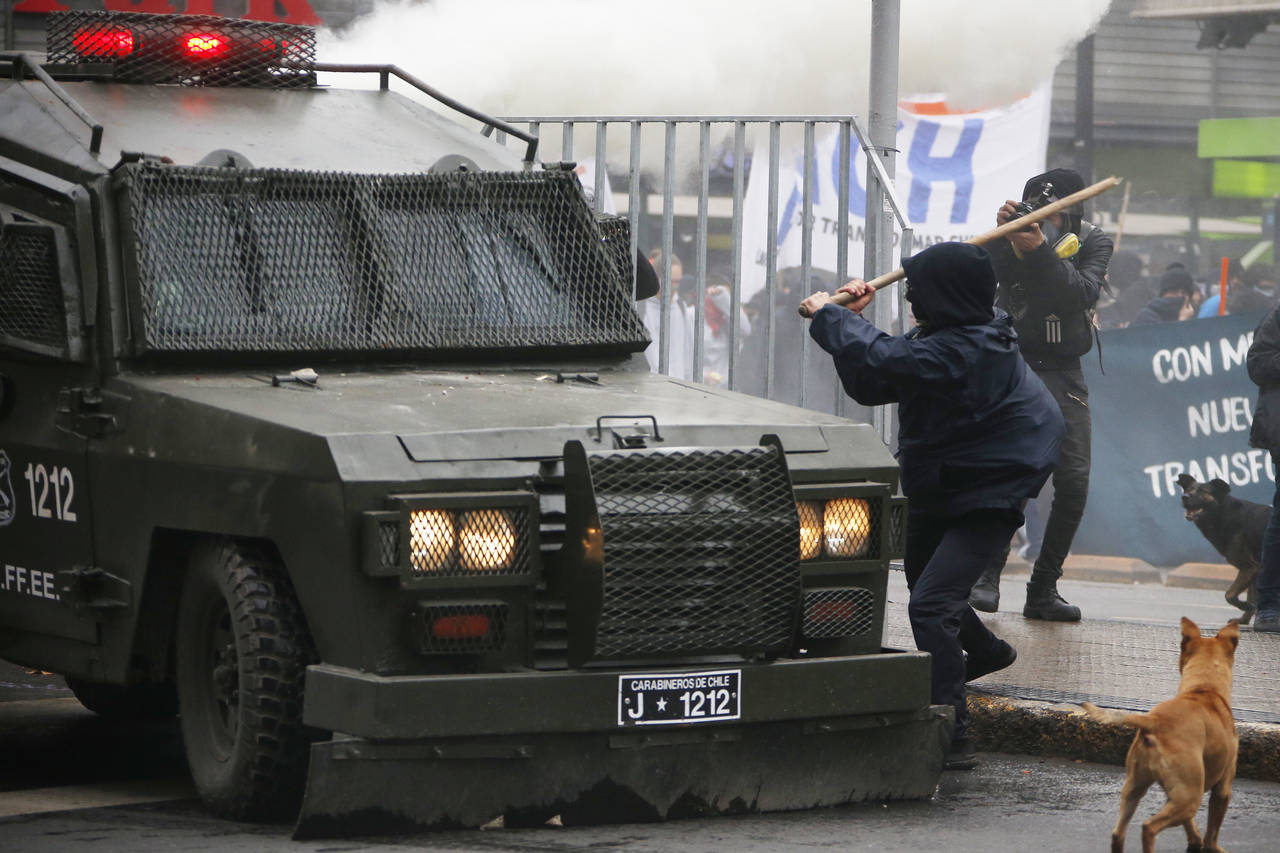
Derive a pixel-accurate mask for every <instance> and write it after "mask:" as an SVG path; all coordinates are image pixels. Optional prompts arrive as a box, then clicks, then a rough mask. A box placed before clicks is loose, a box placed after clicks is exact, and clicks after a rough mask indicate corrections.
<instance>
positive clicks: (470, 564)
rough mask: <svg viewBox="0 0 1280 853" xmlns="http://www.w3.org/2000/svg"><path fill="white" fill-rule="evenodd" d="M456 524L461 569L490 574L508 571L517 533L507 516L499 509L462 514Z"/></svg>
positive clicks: (513, 554) (514, 549)
mask: <svg viewBox="0 0 1280 853" xmlns="http://www.w3.org/2000/svg"><path fill="white" fill-rule="evenodd" d="M459 522H460V525H459V526H460V527H461V528H462V532H461V534H460V535H459V537H458V538H459V540H460V542H459V551H460V556H461V561H462V568H463V569H465V570H466V571H469V572H479V571H485V572H492V571H498V570H501V569H509V568H511V559H512V557H514V556H515V552H516V529H515V526H514V525H513V524H512V523H511V519H510V517H509V516H508V514H507V513H505V512H503V511H502V510H498V509H481V510H475V511H473V512H464V513H462V514H461V515H460V516H459Z"/></svg>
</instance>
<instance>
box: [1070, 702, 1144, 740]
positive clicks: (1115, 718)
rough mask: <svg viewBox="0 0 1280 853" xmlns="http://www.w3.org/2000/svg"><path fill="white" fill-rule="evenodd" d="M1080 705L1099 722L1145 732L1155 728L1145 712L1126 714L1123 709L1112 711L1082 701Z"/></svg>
mask: <svg viewBox="0 0 1280 853" xmlns="http://www.w3.org/2000/svg"><path fill="white" fill-rule="evenodd" d="M1080 707H1081V708H1084V712H1085V713H1086V714H1088V715H1089V716H1090V717H1091V718H1092V719H1095V720H1097V721H1098V722H1100V723H1111V724H1113V725H1118V726H1129V727H1131V728H1135V729H1138V730H1139V731H1141V732H1144V733H1146V734H1150V733H1151V732H1153V731H1155V728H1156V726H1155V720H1153V719H1151V717H1150V716H1148V715H1147V714H1126V713H1124V712H1123V711H1112V710H1110V709H1109V708H1099V707H1098V706H1097V705H1095V704H1093V703H1092V702H1082V703H1081V704H1080Z"/></svg>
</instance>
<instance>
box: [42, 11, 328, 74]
mask: <svg viewBox="0 0 1280 853" xmlns="http://www.w3.org/2000/svg"><path fill="white" fill-rule="evenodd" d="M46 51H47V53H48V62H49V63H50V64H51V65H53V66H83V65H85V64H90V65H93V66H108V67H110V69H111V74H112V77H113V78H115V79H117V80H124V81H127V82H132V83H181V84H184V85H188V86H256V87H271V88H291V87H297V86H310V85H313V84H314V83H315V73H314V72H313V71H312V70H311V67H312V65H314V63H315V58H316V37H315V31H314V30H313V29H312V28H310V27H302V26H298V25H296V24H278V23H269V22H265V21H244V20H232V19H228V18H219V17H216V16H213V15H152V14H147V13H144V12H89V11H70V12H57V13H54V14H51V15H49V18H48V23H47V36H46Z"/></svg>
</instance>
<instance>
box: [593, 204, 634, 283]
mask: <svg viewBox="0 0 1280 853" xmlns="http://www.w3.org/2000/svg"><path fill="white" fill-rule="evenodd" d="M596 224H597V225H599V226H600V236H602V237H603V238H604V249H605V252H606V253H607V254H608V255H609V260H610V261H611V262H612V263H613V265H614V266H615V267H616V268H617V270H618V276H619V277H620V278H621V279H622V280H623V281H625V282H626V283H627V285H628V288H627V289H628V291H629V292H631V293H632V294H633V295H634V293H635V284H634V282H633V281H632V278H633V276H634V275H635V268H636V266H635V265H636V261H635V258H633V257H632V256H631V223H630V222H629V221H627V218H626V217H625V216H600V215H597V216H596Z"/></svg>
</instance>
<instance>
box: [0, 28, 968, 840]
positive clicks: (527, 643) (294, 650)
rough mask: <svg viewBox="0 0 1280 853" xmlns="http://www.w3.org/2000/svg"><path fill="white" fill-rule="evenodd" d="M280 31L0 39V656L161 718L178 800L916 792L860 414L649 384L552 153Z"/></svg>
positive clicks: (916, 737)
mask: <svg viewBox="0 0 1280 853" xmlns="http://www.w3.org/2000/svg"><path fill="white" fill-rule="evenodd" d="M314 53H315V49H314V33H313V32H312V31H310V30H309V29H307V28H303V27H296V26H291V25H284V24H268V23H259V22H250V21H233V20H227V19H220V18H212V17H201V16H153V15H146V14H138V13H91V12H68V13H63V14H58V15H54V16H52V17H51V18H50V31H49V43H48V52H47V56H46V57H45V58H44V59H43V60H38V59H37V58H35V57H33V56H30V55H24V54H2V55H0V60H2V61H3V62H4V63H5V65H6V66H7V68H8V70H9V73H8V74H7V75H5V77H4V78H3V80H0V572H2V574H0V657H3V658H5V659H8V660H11V661H14V662H18V663H22V664H26V665H30V666H38V667H41V668H44V669H47V670H50V671H54V672H58V673H61V674H64V675H65V677H66V679H67V682H68V684H69V685H70V686H71V688H72V689H73V690H74V691H75V693H76V695H77V696H78V697H79V698H80V699H81V700H82V701H83V703H84V704H85V705H86V706H87V707H89V708H91V709H92V710H94V711H96V712H98V713H100V714H103V715H107V716H129V717H136V716H162V715H173V714H175V713H176V714H178V715H180V718H181V728H182V733H183V737H184V742H185V747H186V753H187V757H188V762H189V765H190V769H191V773H192V776H193V777H194V780H195V784H196V787H197V790H198V791H199V793H200V796H201V797H202V799H203V800H204V801H205V803H207V805H208V807H209V808H210V809H211V810H213V811H214V812H216V813H218V814H221V815H225V816H228V817H232V818H255V817H264V816H276V815H279V814H281V813H289V814H292V813H293V812H295V811H298V810H299V804H300V803H301V809H300V811H301V814H300V817H299V824H298V829H297V834H298V835H299V837H302V836H315V835H324V834H350V833H356V832H387V831H394V830H398V829H402V828H409V827H417V826H426V827H430V826H477V825H481V824H484V823H486V822H488V821H490V820H491V819H492V818H495V817H497V816H504V817H505V818H506V821H507V823H508V825H510V824H511V823H513V822H543V821H546V820H548V819H549V818H551V817H553V816H556V815H559V816H560V817H561V820H562V821H563V822H565V823H572V822H575V821H577V822H588V821H607V820H630V819H661V818H666V817H676V816H686V815H697V814H708V813H721V812H739V811H750V810H776V809H794V808H807V807H811V806H814V805H821V804H831V803H841V802H847V801H850V800H859V799H871V798H890V797H920V796H927V795H929V794H930V793H931V792H932V790H933V788H934V786H935V784H936V782H937V779H938V775H939V772H940V770H941V766H942V756H943V747H944V745H945V743H946V741H947V735H948V729H949V726H950V723H949V716H948V715H949V713H950V711H949V709H945V708H939V707H935V706H930V704H929V659H928V656H927V655H923V654H920V653H916V652H905V651H895V650H886V649H883V648H882V647H881V634H882V628H883V621H884V608H885V590H886V578H887V571H888V567H889V560H890V558H891V557H892V556H894V555H895V554H897V553H898V552H899V550H900V548H901V544H902V537H903V535H904V531H903V518H904V516H903V514H902V511H903V507H902V506H901V505H900V504H899V503H898V502H897V501H896V500H895V499H894V497H893V495H894V493H895V491H896V482H897V481H896V477H897V468H896V466H895V464H894V462H893V459H892V458H891V457H890V455H889V454H888V453H887V451H886V449H885V448H884V446H883V444H882V443H881V442H880V441H879V440H878V438H877V437H876V435H875V434H874V432H873V431H872V430H871V429H870V428H868V427H866V426H862V425H856V424H853V423H850V422H848V421H845V420H842V419H839V418H835V417H831V416H827V415H822V414H817V413H814V412H811V411H806V410H803V409H798V408H794V407H789V406H784V405H780V404H776V403H772V402H769V401H765V400H759V399H755V398H751V397H747V396H744V395H741V394H735V393H731V392H727V391H724V390H719V389H712V388H709V387H704V386H701V385H697V384H693V383H687V382H681V381H676V380H673V379H670V378H667V377H664V376H660V375H654V374H651V373H650V372H649V371H648V370H647V368H646V366H645V362H644V359H643V357H642V355H641V352H642V351H643V349H644V348H645V347H646V346H647V345H648V339H647V337H646V334H645V331H644V328H643V326H642V324H641V323H640V321H639V319H638V317H637V314H636V311H635V306H634V302H633V291H632V287H633V285H632V268H633V260H634V257H633V256H632V255H631V248H630V244H629V236H628V233H627V229H626V227H625V221H623V222H621V223H620V222H619V221H617V220H606V221H601V220H598V219H597V218H596V217H595V216H594V215H593V214H592V212H591V210H590V208H589V207H588V205H587V204H586V202H585V201H584V198H583V195H582V192H581V188H580V187H579V185H578V183H577V178H576V176H575V175H574V174H573V172H572V170H571V169H570V168H566V167H565V166H564V165H562V164H554V165H538V164H536V163H535V156H536V154H535V152H536V144H537V140H536V138H534V137H532V136H530V135H528V134H525V133H523V132H522V131H520V130H519V129H517V128H514V127H510V126H507V125H505V124H503V123H502V122H500V121H498V120H495V119H492V118H488V117H486V116H484V115H482V114H480V113H478V112H476V111H474V110H470V109H468V108H467V107H465V106H464V105H461V104H458V103H456V102H453V101H451V100H450V99H448V98H447V97H445V96H443V95H441V94H440V93H438V92H435V91H434V90H432V89H431V88H430V87H429V86H427V85H425V84H422V83H420V82H419V81H416V80H414V79H413V78H411V77H409V75H406V74H404V73H403V72H401V71H399V70H398V69H396V68H394V67H391V66H368V67H360V66H342V67H338V66H325V65H321V64H317V63H316V62H315V61H314ZM317 70H321V71H329V70H332V71H342V70H347V71H352V72H361V73H365V74H368V73H378V74H379V75H380V76H381V87H380V88H377V89H341V88H336V87H328V86H320V85H317V82H316V72H317ZM392 76H397V77H401V78H404V79H406V80H407V81H408V82H409V83H410V84H412V85H416V86H417V87H418V88H419V89H421V90H422V91H423V92H425V93H426V94H428V95H431V96H433V97H435V98H436V100H437V101H439V102H441V103H442V104H444V106H446V107H448V108H449V109H451V110H453V111H456V112H461V113H462V114H464V115H465V116H468V117H470V119H471V120H478V121H479V122H480V124H481V125H482V126H483V128H484V129H486V130H489V131H492V130H494V129H498V130H501V131H502V132H503V133H505V134H509V136H508V139H509V140H510V139H514V140H516V141H518V143H519V145H520V147H521V148H522V150H521V151H511V150H509V149H508V148H507V147H504V145H500V144H499V143H498V142H497V141H495V140H494V139H491V138H489V136H488V135H487V134H486V133H482V132H475V131H473V130H471V129H469V128H468V127H465V126H463V125H460V124H457V123H455V122H454V121H451V120H448V119H446V118H444V117H442V116H441V115H439V114H437V113H436V112H433V111H432V110H430V109H428V108H427V107H425V106H423V105H422V103H419V102H418V101H416V100H413V99H410V98H407V97H404V96H403V95H400V94H397V93H395V92H393V91H391V90H390V87H389V85H388V83H389V78H390V77H392ZM344 79H345V78H344Z"/></svg>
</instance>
